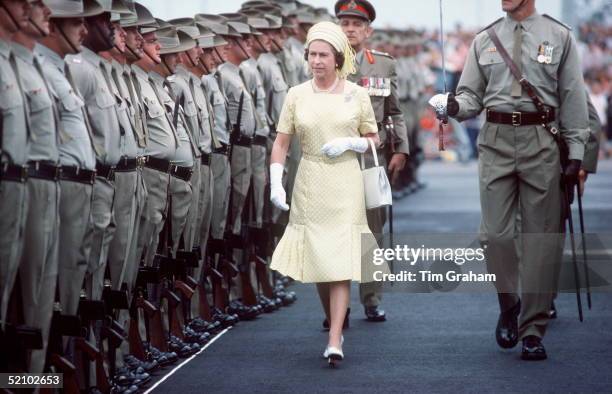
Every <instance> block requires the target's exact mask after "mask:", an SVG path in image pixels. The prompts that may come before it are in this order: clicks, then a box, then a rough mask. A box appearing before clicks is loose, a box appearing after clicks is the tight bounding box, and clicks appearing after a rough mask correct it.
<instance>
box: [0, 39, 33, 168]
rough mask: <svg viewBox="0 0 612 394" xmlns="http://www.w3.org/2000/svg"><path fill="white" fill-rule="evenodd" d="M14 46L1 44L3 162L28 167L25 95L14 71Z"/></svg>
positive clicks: (0, 155) (0, 153) (0, 154)
mask: <svg viewBox="0 0 612 394" xmlns="http://www.w3.org/2000/svg"><path fill="white" fill-rule="evenodd" d="M12 56H13V55H12V54H11V46H10V44H9V43H8V42H7V41H3V40H0V121H1V123H0V125H1V127H2V130H1V132H2V134H1V136H2V140H1V141H0V162H2V163H11V164H15V165H25V164H26V162H27V161H28V129H27V121H28V120H27V118H26V112H25V111H26V109H25V108H24V98H25V94H24V93H23V92H22V91H21V88H20V87H19V83H18V81H17V76H16V75H15V72H14V70H13V67H12V65H11V62H15V59H14V58H12V59H11V57H12Z"/></svg>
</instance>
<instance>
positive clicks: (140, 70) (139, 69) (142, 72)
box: [132, 64, 149, 79]
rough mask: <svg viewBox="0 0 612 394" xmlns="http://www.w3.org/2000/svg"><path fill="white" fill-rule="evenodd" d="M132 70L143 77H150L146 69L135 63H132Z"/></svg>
mask: <svg viewBox="0 0 612 394" xmlns="http://www.w3.org/2000/svg"><path fill="white" fill-rule="evenodd" d="M132 71H133V72H134V74H136V75H138V76H139V77H140V78H142V79H147V78H148V77H149V75H148V74H147V73H146V72H145V70H143V69H142V68H140V66H137V65H135V64H133V65H132Z"/></svg>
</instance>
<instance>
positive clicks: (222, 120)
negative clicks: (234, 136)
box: [202, 74, 231, 145]
mask: <svg viewBox="0 0 612 394" xmlns="http://www.w3.org/2000/svg"><path fill="white" fill-rule="evenodd" d="M202 84H203V85H204V89H205V92H207V93H208V102H209V103H210V105H211V106H212V115H213V118H214V122H213V125H214V127H213V132H214V133H215V137H216V138H217V140H218V141H219V142H220V143H222V144H225V145H229V143H230V140H229V133H230V129H231V125H230V123H229V118H228V111H227V100H226V98H225V96H223V93H222V92H221V88H220V87H219V82H218V80H217V77H216V74H209V75H204V76H203V77H202Z"/></svg>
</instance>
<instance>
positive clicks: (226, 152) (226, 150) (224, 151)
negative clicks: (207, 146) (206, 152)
mask: <svg viewBox="0 0 612 394" xmlns="http://www.w3.org/2000/svg"><path fill="white" fill-rule="evenodd" d="M213 153H217V154H219V155H225V156H229V153H230V146H229V145H227V144H224V143H221V147H220V148H215V149H213Z"/></svg>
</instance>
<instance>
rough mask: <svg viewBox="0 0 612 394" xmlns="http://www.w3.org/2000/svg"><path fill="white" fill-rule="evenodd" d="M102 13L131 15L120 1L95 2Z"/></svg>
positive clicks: (99, 0) (105, 0)
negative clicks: (100, 7)
mask: <svg viewBox="0 0 612 394" xmlns="http://www.w3.org/2000/svg"><path fill="white" fill-rule="evenodd" d="M96 1H97V2H98V4H100V6H102V9H103V10H104V12H109V13H111V14H112V13H116V14H121V15H124V14H127V15H129V14H131V13H132V11H130V9H129V8H128V7H127V6H126V5H125V3H123V1H122V0H96Z"/></svg>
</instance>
